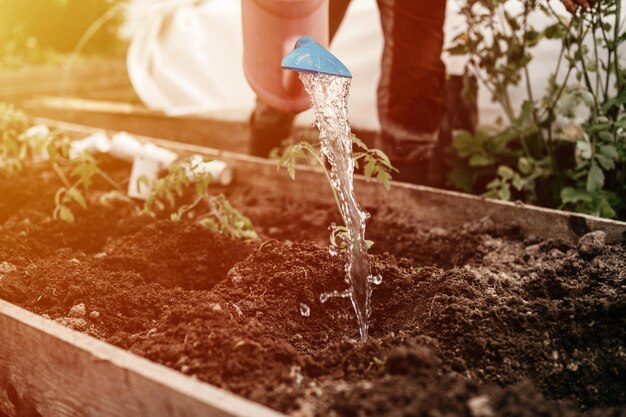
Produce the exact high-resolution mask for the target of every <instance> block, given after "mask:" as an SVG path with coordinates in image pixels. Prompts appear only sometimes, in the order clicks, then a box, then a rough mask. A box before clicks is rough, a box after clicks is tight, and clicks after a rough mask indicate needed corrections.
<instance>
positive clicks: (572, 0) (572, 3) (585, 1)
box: [561, 0, 591, 13]
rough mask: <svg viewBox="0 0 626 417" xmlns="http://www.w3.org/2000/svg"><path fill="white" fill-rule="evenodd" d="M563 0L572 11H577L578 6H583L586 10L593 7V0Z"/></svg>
mask: <svg viewBox="0 0 626 417" xmlns="http://www.w3.org/2000/svg"><path fill="white" fill-rule="evenodd" d="M561 2H562V3H563V4H564V5H565V8H566V9H567V10H568V11H569V12H570V13H574V12H576V8H577V7H578V6H581V7H582V8H583V9H584V10H589V9H590V8H591V6H590V3H591V0H561Z"/></svg>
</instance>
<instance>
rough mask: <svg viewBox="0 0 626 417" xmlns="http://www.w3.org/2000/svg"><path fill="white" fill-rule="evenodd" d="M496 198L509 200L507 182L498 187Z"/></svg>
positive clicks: (509, 192)
mask: <svg viewBox="0 0 626 417" xmlns="http://www.w3.org/2000/svg"><path fill="white" fill-rule="evenodd" d="M498 198H499V199H500V200H504V201H510V200H511V190H510V188H509V186H508V184H507V185H506V186H503V187H502V188H500V190H499V191H498Z"/></svg>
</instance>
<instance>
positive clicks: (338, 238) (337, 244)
mask: <svg viewBox="0 0 626 417" xmlns="http://www.w3.org/2000/svg"><path fill="white" fill-rule="evenodd" d="M310 139H311V141H309V140H306V138H305V140H302V141H300V142H297V143H291V144H288V145H287V146H285V147H284V148H282V149H274V150H273V151H272V154H271V157H272V158H273V159H275V160H276V161H277V163H278V168H279V169H280V168H286V169H287V173H288V174H289V176H290V177H291V179H292V180H295V178H296V166H297V165H298V164H299V163H305V164H309V165H315V164H317V165H319V166H321V167H322V169H323V171H324V174H325V175H326V179H327V180H328V183H329V184H330V185H331V187H330V188H331V190H332V191H333V196H334V197H335V203H336V204H337V207H338V208H339V211H340V212H341V206H340V203H339V199H338V198H337V194H336V192H335V189H334V188H333V187H332V182H331V179H330V173H329V172H328V168H327V166H326V160H325V158H324V155H323V154H322V150H321V149H320V145H319V143H320V141H319V138H318V137H317V136H316V135H313V137H311V138H310ZM311 142H313V143H315V144H313V143H311ZM352 144H353V147H354V148H355V150H354V151H353V153H352V157H353V158H354V167H355V169H359V168H360V166H362V167H363V175H364V176H365V177H366V178H368V179H370V178H373V179H375V180H376V181H378V182H380V183H381V184H382V185H383V187H385V189H387V190H388V189H389V187H390V185H391V174H392V173H393V172H397V169H396V168H394V167H393V166H392V165H391V161H390V160H389V157H388V156H387V155H386V154H385V153H384V152H383V151H381V150H380V149H370V148H369V147H368V146H367V145H366V144H365V143H364V142H363V141H362V140H361V139H359V138H357V137H356V136H355V135H352ZM347 236H348V229H347V228H346V227H345V226H337V225H333V226H332V227H331V234H330V243H331V247H333V248H336V249H338V250H341V251H344V250H345V249H346V247H347V244H346V242H347ZM366 243H367V245H368V248H369V247H371V246H372V245H373V244H374V242H372V241H371V240H368V241H366Z"/></svg>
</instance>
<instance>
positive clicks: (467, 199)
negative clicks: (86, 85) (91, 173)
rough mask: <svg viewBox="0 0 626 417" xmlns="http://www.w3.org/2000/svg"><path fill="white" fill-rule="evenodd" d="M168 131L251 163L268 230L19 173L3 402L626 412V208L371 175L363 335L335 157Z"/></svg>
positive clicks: (363, 187)
mask: <svg viewBox="0 0 626 417" xmlns="http://www.w3.org/2000/svg"><path fill="white" fill-rule="evenodd" d="M65 126H66V127H68V128H71V129H74V130H77V129H78V128H76V127H72V126H68V125H65ZM156 142H157V143H159V144H161V145H166V146H168V147H170V148H172V149H176V150H178V151H180V152H185V151H186V152H194V153H202V154H204V155H207V156H213V157H219V158H220V159H223V160H226V161H228V162H229V163H230V164H231V166H233V168H234V169H235V176H236V180H235V183H234V185H233V186H231V187H229V188H226V189H220V190H215V191H216V192H218V191H219V192H225V193H226V194H227V196H228V197H229V199H230V200H231V202H232V203H233V205H234V206H235V207H237V208H238V209H239V210H241V211H242V212H243V213H244V214H246V215H247V216H249V217H250V218H251V219H252V221H253V222H254V224H255V226H256V229H257V232H258V233H259V235H260V237H261V239H260V240H259V241H242V240H236V239H231V238H227V237H225V236H222V235H217V234H214V233H211V232H209V231H207V230H205V229H203V228H201V227H200V226H197V225H194V224H191V223H189V222H186V221H181V222H172V221H170V220H166V219H156V220H155V219H150V218H145V217H138V216H136V215H134V214H133V211H132V209H131V207H130V206H129V205H128V204H126V203H121V202H120V203H116V204H113V205H109V206H106V205H105V206H99V205H97V204H94V205H93V206H92V207H91V208H90V209H89V211H86V212H77V219H76V223H74V224H71V225H67V224H61V223H57V222H53V221H52V220H51V219H50V213H51V210H52V205H53V203H52V200H53V196H52V194H53V192H54V190H55V187H56V186H57V184H54V179H53V178H54V177H53V176H51V175H49V173H47V172H45V171H40V170H39V171H38V170H29V171H27V172H26V174H25V175H23V176H22V177H20V178H19V179H13V180H11V181H9V180H7V179H6V178H2V179H1V180H0V191H1V193H2V195H3V197H5V196H6V197H5V198H3V200H2V202H1V203H0V222H2V233H1V234H0V265H1V267H2V268H3V271H2V272H0V275H2V279H1V280H0V298H2V299H4V300H5V301H4V302H2V303H1V304H0V338H1V339H0V340H2V342H1V343H0V346H1V347H0V411H1V412H4V413H5V414H8V415H11V416H13V415H30V416H39V415H41V416H44V417H45V416H53V415H98V416H101V415H129V416H130V415H158V414H163V415H216V416H222V415H223V416H229V415H241V416H243V415H254V416H264V415H267V416H270V415H273V412H272V411H270V410H268V409H267V408H264V407H260V406H259V407H260V408H257V405H256V404H255V403H260V404H264V405H265V406H268V407H270V408H273V409H275V410H277V411H278V412H282V413H285V414H289V415H293V416H314V415H315V416H400V415H405V416H422V415H423V416H427V415H430V416H437V415H441V416H442V415H446V416H474V417H487V416H517V415H520V416H536V415H548V416H570V415H571V416H574V415H596V416H611V415H624V414H625V413H626V406H625V404H626V397H625V395H626V390H625V389H624V382H623V381H624V380H626V368H625V366H624V363H626V362H625V361H626V353H625V352H624V345H623V343H624V342H623V341H624V340H625V336H626V335H625V334H624V333H625V330H624V329H625V327H624V317H625V316H624V313H625V307H626V295H625V291H624V285H625V279H626V256H625V255H626V248H625V246H624V232H625V231H626V224H624V223H620V222H612V221H607V220H602V219H598V218H593V217H587V216H580V215H573V214H568V213H562V212H555V211H551V210H545V209H537V208H533V207H527V206H524V205H516V204H509V203H502V202H493V201H489V200H484V199H480V198H476V197H472V196H467V195H463V194H458V193H452V192H442V191H437V190H434V189H430V188H426V187H418V186H411V185H405V184H394V185H393V186H392V188H391V190H390V191H389V192H385V191H384V190H383V189H382V188H381V187H379V186H378V185H375V184H373V183H366V182H365V181H364V180H363V179H359V180H358V184H357V192H358V194H359V197H360V199H361V201H362V204H363V206H364V207H365V208H366V209H367V210H368V211H370V213H371V214H372V219H371V220H370V222H369V225H368V233H367V236H368V238H369V239H372V240H374V242H375V245H374V247H373V248H372V250H371V252H372V254H373V267H374V270H375V272H379V273H381V275H382V276H383V282H382V284H381V285H380V286H378V287H375V288H374V293H373V301H372V303H373V305H372V306H373V312H372V317H371V337H370V338H369V340H368V341H367V342H365V343H359V342H357V341H356V338H357V327H356V323H355V319H354V317H353V314H352V310H351V309H350V307H349V305H348V302H347V301H346V300H332V301H328V302H327V303H325V304H323V305H322V304H321V303H320V302H319V295H320V293H322V292H326V291H331V290H340V289H343V285H344V284H343V280H342V268H343V262H342V259H341V257H340V256H339V257H333V256H331V255H330V254H329V252H328V249H327V248H326V247H324V246H325V242H326V241H327V239H328V231H327V230H326V226H327V225H328V224H329V223H330V222H331V221H333V219H335V217H336V215H335V209H334V206H333V203H332V195H331V194H330V191H329V190H327V189H326V186H325V184H324V182H323V181H324V179H323V178H322V175H321V174H320V173H318V172H316V171H314V170H310V169H302V170H301V171H299V172H298V174H297V180H296V181H291V180H289V179H288V177H287V176H286V174H285V173H284V172H278V171H277V170H276V168H275V166H274V165H273V164H272V163H271V162H269V161H265V160H260V159H255V158H251V157H246V156H241V155H235V154H231V153H228V152H221V151H215V150H210V149H207V148H200V147H195V146H190V145H184V144H177V143H171V142H170V143H168V142H165V141H156ZM102 166H103V168H106V169H107V171H108V172H110V173H111V174H112V175H114V176H119V177H123V176H127V175H128V171H129V169H130V167H129V166H126V165H124V164H122V163H119V162H115V161H111V160H106V159H105V160H103V161H102ZM51 193H52V194H51ZM594 231H595V232H594ZM590 232H594V233H591V234H589V233H590ZM3 262H4V263H3ZM7 302H8V303H12V304H8V303H7ZM15 306H19V307H21V308H25V309H27V310H30V311H32V312H33V313H36V314H39V315H47V317H49V318H50V319H52V320H54V321H57V322H58V323H62V324H65V325H66V326H68V327H71V328H74V329H76V330H78V331H80V332H83V333H86V334H88V335H90V336H92V337H88V336H84V335H81V334H78V333H76V332H75V331H71V330H67V329H63V330H60V329H59V325H58V324H56V323H53V322H51V321H50V320H44V319H42V318H40V317H37V316H35V315H33V314H31V313H28V312H27V311H24V310H22V309H20V308H18V307H15ZM303 306H306V307H308V309H309V312H308V314H306V313H307V309H306V308H304V307H303ZM94 338H95V339H100V340H101V341H104V342H107V343H108V344H107V343H103V342H100V341H97V340H95V339H94ZM111 344H112V345H116V346H118V347H120V348H123V349H126V350H128V351H130V352H131V353H134V354H136V355H139V356H143V357H145V358H147V359H149V360H151V361H152V362H156V363H158V364H162V365H165V366H167V367H170V368H173V369H175V370H176V371H179V372H174V371H171V370H167V369H165V368H163V367H160V366H158V365H155V364H154V363H150V362H147V361H145V360H144V359H140V358H138V357H136V356H133V355H130V354H128V353H126V352H123V351H120V350H118V349H116V348H113V347H112V346H110V345H111ZM181 373H182V374H186V375H187V376H190V377H191V378H188V377H185V376H183V375H181ZM199 381H203V382H199ZM204 382H208V383H210V384H212V385H214V386H217V387H219V388H224V389H226V390H229V391H230V392H232V393H234V394H236V395H239V396H243V397H245V398H247V399H249V400H252V401H254V402H255V403H250V402H248V401H245V400H243V399H241V398H239V397H236V396H233V395H232V394H228V393H225V392H222V391H218V390H215V389H214V388H212V387H210V386H209V385H207V384H205V383H204Z"/></svg>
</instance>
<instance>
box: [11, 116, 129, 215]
mask: <svg viewBox="0 0 626 417" xmlns="http://www.w3.org/2000/svg"><path fill="white" fill-rule="evenodd" d="M0 131H1V133H2V140H1V142H0V171H5V172H6V173H7V174H9V175H12V174H17V173H19V172H20V171H21V170H22V169H23V168H24V166H25V165H26V164H29V163H38V164H44V165H45V164H47V165H49V166H50V168H51V169H52V171H54V173H55V174H56V175H57V177H58V178H59V180H60V181H61V183H62V184H63V185H62V186H61V187H60V188H59V189H58V190H57V191H56V193H55V196H54V205H55V207H54V210H53V212H52V216H53V218H54V219H55V220H56V219H58V220H62V221H64V222H67V223H71V222H73V221H74V220H75V216H74V213H73V211H72V205H74V204H75V205H78V206H79V207H81V208H83V209H85V208H87V205H88V199H87V198H86V196H85V192H86V191H88V190H89V188H90V187H91V185H92V182H93V179H94V177H96V176H98V177H101V178H103V179H104V180H105V181H106V182H108V183H109V184H110V185H111V186H112V187H113V188H114V189H116V190H120V188H119V185H118V184H117V183H116V182H115V181H113V180H112V179H111V178H110V177H109V176H108V175H107V174H106V173H105V172H104V171H102V170H101V169H100V168H99V167H98V163H97V161H96V159H95V158H94V157H93V155H92V154H91V153H90V152H73V153H72V155H71V156H70V139H69V138H68V137H67V136H66V135H65V134H63V133H61V132H57V131H50V130H49V129H48V128H47V127H46V126H43V125H37V126H33V127H29V122H28V117H27V116H26V115H25V114H24V113H23V112H21V111H19V110H16V109H15V108H14V107H12V106H9V105H5V104H0Z"/></svg>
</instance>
